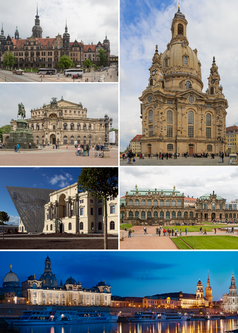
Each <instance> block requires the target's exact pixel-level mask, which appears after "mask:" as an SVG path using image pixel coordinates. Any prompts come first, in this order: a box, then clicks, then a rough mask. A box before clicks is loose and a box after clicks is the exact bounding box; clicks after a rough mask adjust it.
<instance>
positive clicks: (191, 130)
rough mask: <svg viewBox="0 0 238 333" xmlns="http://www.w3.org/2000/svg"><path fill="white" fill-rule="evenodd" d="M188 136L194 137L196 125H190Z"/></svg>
mask: <svg viewBox="0 0 238 333" xmlns="http://www.w3.org/2000/svg"><path fill="white" fill-rule="evenodd" d="M188 136H189V138H193V137H194V126H188Z"/></svg>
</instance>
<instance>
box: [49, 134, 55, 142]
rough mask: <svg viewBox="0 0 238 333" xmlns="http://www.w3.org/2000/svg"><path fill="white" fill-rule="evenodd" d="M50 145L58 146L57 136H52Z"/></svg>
mask: <svg viewBox="0 0 238 333" xmlns="http://www.w3.org/2000/svg"><path fill="white" fill-rule="evenodd" d="M50 143H51V144H52V145H55V144H56V136H55V134H51V136H50Z"/></svg>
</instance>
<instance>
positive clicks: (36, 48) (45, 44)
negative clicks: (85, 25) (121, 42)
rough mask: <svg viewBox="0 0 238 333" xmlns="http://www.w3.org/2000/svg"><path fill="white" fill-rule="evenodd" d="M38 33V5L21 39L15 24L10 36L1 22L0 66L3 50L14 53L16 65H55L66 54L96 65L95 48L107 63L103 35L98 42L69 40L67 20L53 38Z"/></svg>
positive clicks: (39, 26)
mask: <svg viewBox="0 0 238 333" xmlns="http://www.w3.org/2000/svg"><path fill="white" fill-rule="evenodd" d="M42 33H43V29H42V27H41V25H40V16H39V14H38V7H37V12H36V16H35V25H34V26H33V27H32V34H31V37H28V38H26V39H21V38H20V31H19V29H18V27H16V30H15V33H14V38H13V37H10V35H8V36H7V37H6V36H5V35H4V29H3V25H2V29H1V35H0V66H2V62H3V56H4V53H5V52H12V53H13V55H14V57H16V59H17V65H18V67H19V68H20V67H24V68H35V67H36V68H37V67H44V68H54V67H55V65H56V64H58V62H59V59H60V57H61V56H63V55H68V56H70V57H71V59H72V60H73V62H74V63H76V64H79V63H82V62H83V61H85V60H87V59H90V60H91V61H92V62H93V63H95V64H96V65H98V64H100V59H99V57H98V51H99V49H103V50H105V51H106V61H105V64H106V65H109V62H110V41H109V40H108V39H107V36H106V37H105V39H104V40H103V42H102V43H101V42H100V41H99V42H98V43H97V44H93V43H92V44H88V45H86V44H84V43H83V41H80V42H78V41H77V40H75V41H74V42H71V41H70V33H69V32H68V27H67V24H66V25H65V32H64V33H63V37H62V35H60V34H58V35H57V36H56V37H53V38H51V37H46V38H42Z"/></svg>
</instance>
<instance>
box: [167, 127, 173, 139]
mask: <svg viewBox="0 0 238 333" xmlns="http://www.w3.org/2000/svg"><path fill="white" fill-rule="evenodd" d="M167 137H169V138H172V137H173V126H172V125H167Z"/></svg>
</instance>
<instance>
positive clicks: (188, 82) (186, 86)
mask: <svg viewBox="0 0 238 333" xmlns="http://www.w3.org/2000/svg"><path fill="white" fill-rule="evenodd" d="M185 88H186V89H191V88H192V84H191V82H190V81H186V83H185Z"/></svg>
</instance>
